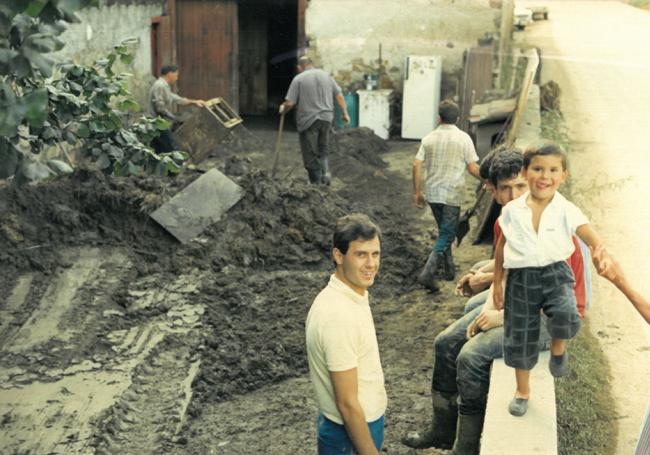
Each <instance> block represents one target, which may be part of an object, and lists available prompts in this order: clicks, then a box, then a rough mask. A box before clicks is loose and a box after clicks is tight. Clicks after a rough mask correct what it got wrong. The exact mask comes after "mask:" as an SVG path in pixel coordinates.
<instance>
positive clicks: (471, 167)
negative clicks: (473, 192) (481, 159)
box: [467, 161, 481, 180]
mask: <svg viewBox="0 0 650 455" xmlns="http://www.w3.org/2000/svg"><path fill="white" fill-rule="evenodd" d="M479 169H480V168H479V165H478V163H477V162H475V161H474V162H471V163H468V164H467V172H469V174H470V175H471V176H472V177H474V178H476V179H478V180H481V172H480V170H479Z"/></svg>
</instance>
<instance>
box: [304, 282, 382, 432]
mask: <svg viewBox="0 0 650 455" xmlns="http://www.w3.org/2000/svg"><path fill="white" fill-rule="evenodd" d="M305 333H306V342H307V358H308V360H309V375H310V377H311V382H312V384H313V385H314V391H315V393H316V401H317V403H318V407H319V409H320V410H321V412H322V413H323V414H324V415H325V416H326V417H327V418H328V419H330V420H332V421H334V422H336V423H339V424H343V419H342V417H341V414H340V413H339V411H338V408H337V407H336V401H335V398H334V388H333V386H332V381H331V380H330V371H334V372H336V371H346V370H350V369H352V368H356V369H357V381H358V398H359V403H361V408H362V409H363V412H364V414H365V416H366V421H367V422H372V421H374V420H377V419H378V418H380V417H381V416H382V415H384V413H385V412H386V404H387V397H386V389H385V388H384V373H383V371H382V368H381V361H380V359H379V346H378V344H377V334H376V332H375V324H374V322H373V319H372V313H371V312H370V305H369V303H368V292H367V291H366V293H365V294H364V295H363V296H361V295H359V294H357V293H356V292H354V291H353V290H352V289H351V288H350V287H349V286H347V285H346V284H345V283H343V282H342V281H341V280H339V279H338V278H336V276H335V275H332V276H331V278H330V281H329V284H328V285H327V286H326V287H325V288H324V289H323V290H322V291H321V292H320V294H318V296H317V297H316V299H315V300H314V303H313V304H312V306H311V308H310V310H309V314H308V315H307V322H306V330H305Z"/></svg>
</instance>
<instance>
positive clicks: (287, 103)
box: [278, 100, 296, 114]
mask: <svg viewBox="0 0 650 455" xmlns="http://www.w3.org/2000/svg"><path fill="white" fill-rule="evenodd" d="M295 105H296V103H294V102H293V101H291V100H284V102H283V103H282V104H280V108H279V109H278V114H286V113H287V112H289V111H290V110H291V109H293V107H294V106H295Z"/></svg>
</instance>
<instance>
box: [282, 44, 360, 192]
mask: <svg viewBox="0 0 650 455" xmlns="http://www.w3.org/2000/svg"><path fill="white" fill-rule="evenodd" d="M298 73H299V74H298V75H297V76H296V77H294V78H293V80H292V81H291V85H290V86H289V91H288V92H287V96H286V97H285V100H284V102H283V103H282V104H281V105H280V110H279V112H280V114H284V113H286V112H288V111H289V110H290V109H291V108H293V107H294V106H296V105H297V108H296V123H297V126H298V133H299V134H300V150H301V152H302V160H303V164H304V166H305V169H307V174H309V181H310V182H311V183H313V184H320V183H322V184H325V185H329V183H330V179H331V176H330V172H329V161H328V156H329V143H330V130H331V128H332V121H333V120H334V100H336V102H337V103H338V105H339V107H340V108H341V112H342V118H343V121H344V122H345V123H349V122H350V116H349V115H348V109H347V106H346V104H345V100H344V99H343V95H342V94H341V87H339V86H338V84H337V83H336V81H334V79H333V78H332V76H330V75H329V74H327V73H326V72H325V71H323V70H321V69H318V68H314V65H313V63H312V61H311V59H309V58H308V57H300V58H299V59H298Z"/></svg>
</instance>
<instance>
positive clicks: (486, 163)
mask: <svg viewBox="0 0 650 455" xmlns="http://www.w3.org/2000/svg"><path fill="white" fill-rule="evenodd" d="M503 150H505V149H504V148H503V147H497V148H495V149H492V150H490V151H489V152H488V154H487V155H485V156H484V157H483V159H482V160H481V164H480V165H479V167H478V173H479V174H480V176H481V180H485V181H489V180H490V166H492V161H494V158H495V157H496V156H497V155H498V154H499V153H501V152H502V151H503Z"/></svg>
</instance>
